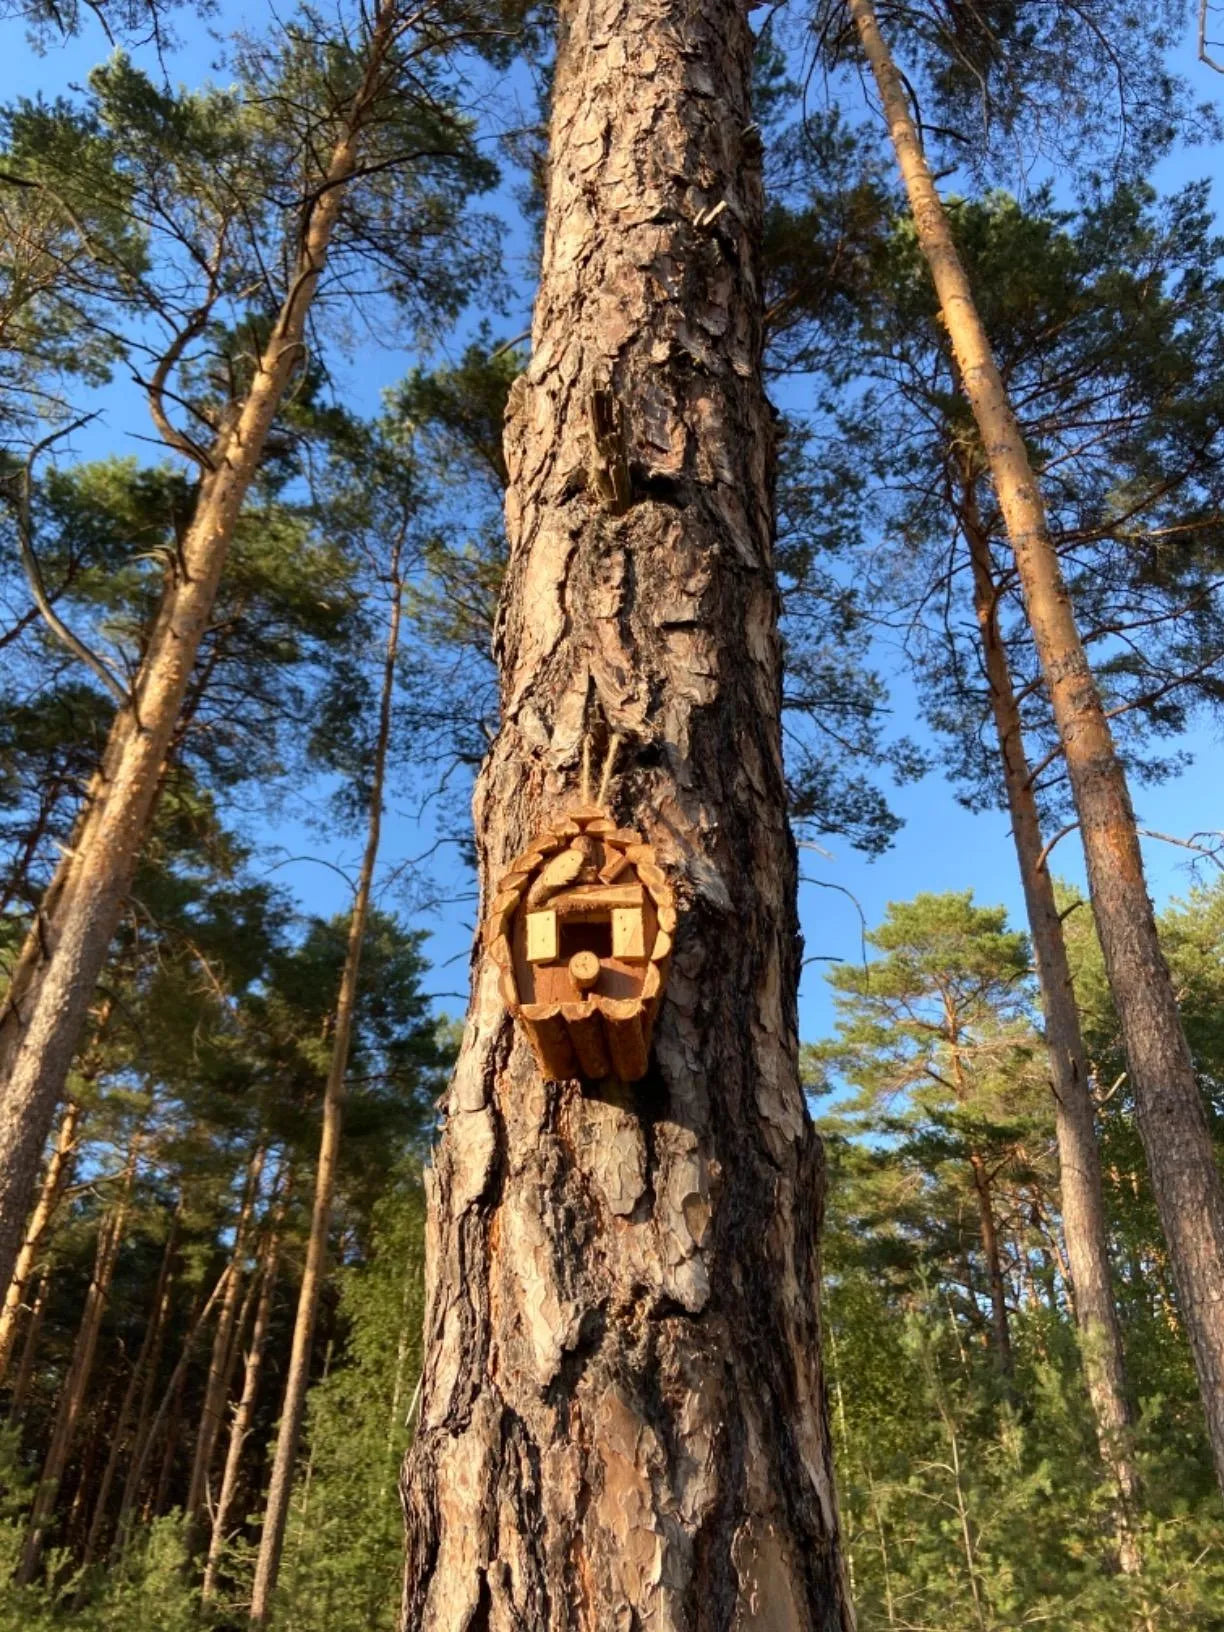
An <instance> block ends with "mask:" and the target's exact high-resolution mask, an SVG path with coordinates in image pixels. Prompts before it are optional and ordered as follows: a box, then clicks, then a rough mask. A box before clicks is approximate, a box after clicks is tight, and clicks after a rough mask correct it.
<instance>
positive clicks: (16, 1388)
mask: <svg viewBox="0 0 1224 1632" xmlns="http://www.w3.org/2000/svg"><path fill="white" fill-rule="evenodd" d="M50 1291H51V1271H50V1269H49V1268H44V1270H43V1272H42V1274H41V1275H40V1276H39V1277H38V1291H37V1292H36V1293H35V1294H34V1302H33V1304H32V1305H31V1307H30V1320H29V1324H28V1325H27V1326H26V1335H25V1342H24V1343H23V1344H22V1345H21V1359H20V1360H19V1361H18V1364H17V1375H16V1377H15V1378H14V1379H13V1395H12V1399H11V1400H10V1401H9V1417H10V1419H13V1420H15V1419H16V1418H18V1417H19V1416H20V1415H21V1413H22V1411H23V1410H24V1408H25V1402H26V1396H27V1395H28V1393H29V1392H30V1381H31V1378H32V1377H33V1375H34V1356H35V1354H36V1353H37V1351H38V1337H39V1333H40V1332H41V1331H42V1323H43V1316H44V1315H45V1314H46V1312H47V1298H48V1295H49V1294H50Z"/></svg>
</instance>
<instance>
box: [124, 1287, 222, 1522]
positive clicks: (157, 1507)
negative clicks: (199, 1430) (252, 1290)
mask: <svg viewBox="0 0 1224 1632" xmlns="http://www.w3.org/2000/svg"><path fill="white" fill-rule="evenodd" d="M229 1277H230V1265H229V1264H227V1265H226V1266H225V1268H224V1269H223V1270H222V1271H221V1274H220V1275H219V1276H218V1277H217V1279H216V1281H215V1282H214V1283H213V1289H212V1291H211V1292H210V1293H209V1294H208V1297H207V1298H206V1299H205V1301H204V1303H203V1305H202V1306H201V1307H197V1309H196V1310H195V1311H194V1313H193V1314H192V1317H191V1319H190V1321H189V1322H188V1325H187V1335H186V1337H185V1338H184V1339H183V1345H182V1348H181V1349H180V1350H179V1356H178V1359H177V1360H176V1361H175V1363H174V1370H173V1371H172V1372H171V1373H170V1381H169V1382H168V1383H167V1384H166V1388H165V1392H164V1393H163V1394H162V1397H161V1399H160V1401H159V1402H158V1406H157V1410H156V1411H155V1412H154V1413H153V1418H152V1421H151V1422H150V1423H149V1426H148V1430H147V1432H146V1434H145V1436H144V1439H143V1441H141V1440H140V1439H139V1437H138V1438H137V1443H136V1445H134V1446H133V1448H132V1465H131V1467H130V1468H129V1469H128V1476H127V1479H126V1481H125V1482H124V1487H123V1499H122V1500H121V1501H120V1504H119V1519H118V1523H117V1527H116V1541H117V1544H118V1547H119V1549H120V1551H122V1550H123V1549H124V1548H125V1547H126V1546H127V1540H128V1531H129V1528H130V1524H131V1517H132V1514H133V1512H135V1510H136V1504H137V1502H138V1501H139V1499H140V1491H141V1487H142V1485H143V1483H144V1476H145V1473H146V1471H147V1469H148V1466H149V1461H150V1459H151V1457H152V1455H153V1447H154V1446H155V1445H156V1443H157V1434H158V1430H159V1429H160V1428H161V1425H162V1423H163V1422H165V1421H167V1413H169V1421H168V1431H167V1434H166V1452H165V1456H164V1457H163V1459H162V1467H161V1472H160V1473H159V1474H158V1478H157V1486H156V1490H155V1492H154V1495H153V1499H152V1501H151V1502H150V1503H148V1504H146V1509H145V1511H147V1512H153V1513H158V1512H160V1511H161V1503H162V1499H163V1497H164V1495H165V1492H166V1488H167V1486H168V1484H169V1479H170V1470H171V1468H172V1466H173V1462H174V1457H175V1453H176V1450H177V1440H178V1419H179V1417H180V1416H181V1406H182V1397H183V1385H184V1383H185V1381H186V1378H187V1367H188V1365H189V1364H190V1361H191V1356H192V1353H193V1352H194V1350H195V1345H196V1340H197V1339H198V1337H199V1335H200V1332H201V1331H202V1330H203V1328H204V1325H205V1323H206V1322H207V1320H208V1318H209V1316H210V1315H211V1314H212V1311H213V1306H214V1305H215V1304H216V1303H217V1302H218V1300H219V1299H221V1298H223V1297H224V1296H225V1289H226V1287H227V1286H228V1285H229ZM142 1414H143V1412H142Z"/></svg>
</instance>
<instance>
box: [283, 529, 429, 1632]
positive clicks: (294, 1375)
mask: <svg viewBox="0 0 1224 1632" xmlns="http://www.w3.org/2000/svg"><path fill="white" fill-rule="evenodd" d="M402 549H403V541H402V539H401V540H399V541H397V542H396V544H395V546H394V548H393V550H392V552H391V560H390V567H389V572H388V575H387V580H388V584H389V587H390V593H391V615H390V621H389V624H388V628H387V641H386V647H385V650H384V654H383V673H382V686H381V691H380V696H379V715H378V731H377V735H376V737H375V744H374V764H373V767H372V769H371V774H370V804H369V812H368V816H367V822H366V842H365V852H364V854H363V856H362V860H361V871H360V873H359V875H358V879H357V889H356V892H355V893H354V897H353V912H352V917H351V919H350V921H349V936H348V947H347V950H346V954H345V960H344V969H343V972H342V974H341V977H340V990H339V994H338V996H337V999H336V1024H335V1031H334V1033H333V1039H332V1053H331V1061H330V1064H329V1067H328V1073H327V1085H326V1088H325V1090H324V1095H323V1132H322V1137H321V1139H320V1143H319V1159H318V1163H317V1165H316V1167H315V1194H314V1208H313V1211H312V1214H311V1220H310V1239H309V1241H308V1242H307V1246H306V1263H305V1266H304V1268H303V1270H302V1284H301V1288H300V1290H299V1292H298V1305H297V1315H296V1318H295V1320H294V1326H293V1346H292V1348H291V1349H290V1352H289V1369H288V1372H287V1374H286V1379H285V1400H284V1405H283V1406H282V1408H281V1420H280V1428H279V1430H278V1432H277V1436H276V1453H275V1455H274V1457H273V1459H272V1474H271V1478H270V1479H269V1482H268V1499H267V1504H266V1506H265V1509H264V1523H263V1532H262V1534H261V1536H260V1541H259V1557H258V1559H257V1560H256V1564H255V1585H254V1589H253V1591H252V1595H251V1622H252V1624H253V1625H255V1626H261V1625H263V1624H264V1623H265V1622H266V1620H267V1618H268V1613H269V1609H270V1606H271V1603H272V1595H273V1594H274V1593H275V1591H276V1580H277V1576H278V1574H279V1571H280V1560H281V1552H282V1549H283V1548H284V1544H285V1524H286V1521H287V1519H288V1516H289V1498H290V1496H291V1495H292V1493H293V1470H294V1464H295V1463H296V1461H297V1452H298V1442H299V1440H300V1439H301V1434H302V1420H303V1417H304V1414H305V1410H306V1388H307V1384H308V1383H309V1380H310V1351H311V1347H312V1344H313V1342H314V1329H315V1320H316V1318H317V1316H318V1311H319V1298H320V1296H321V1295H322V1291H323V1282H324V1278H325V1276H326V1273H327V1236H328V1231H329V1229H330V1227H331V1212H332V1194H333V1192H334V1190H335V1184H336V1167H337V1163H338V1161H339V1157H340V1127H341V1121H342V1118H343V1114H344V1078H345V1072H346V1071H347V1070H348V1057H349V1046H350V1042H351V1038H352V1031H353V1021H354V1017H355V1015H356V1011H357V990H358V980H359V977H360V974H361V949H362V945H363V943H364V941H365V934H366V924H367V921H368V919H369V913H370V892H371V890H372V888H373V885H374V868H375V865H376V863H377V861H378V845H379V841H380V838H381V836H382V807H383V790H384V787H385V783H386V774H387V753H388V750H389V748H390V745H391V711H392V703H393V702H394V697H395V667H396V661H397V658H398V654H399V637H400V621H401V616H402V611H403V596H404V585H403V580H402V578H401V576H400V561H401V554H402Z"/></svg>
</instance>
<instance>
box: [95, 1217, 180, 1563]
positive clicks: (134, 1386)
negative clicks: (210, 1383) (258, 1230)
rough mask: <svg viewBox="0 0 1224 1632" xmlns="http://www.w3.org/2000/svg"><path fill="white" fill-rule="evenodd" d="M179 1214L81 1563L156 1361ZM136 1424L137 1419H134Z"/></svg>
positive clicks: (102, 1517) (98, 1532) (100, 1523)
mask: <svg viewBox="0 0 1224 1632" xmlns="http://www.w3.org/2000/svg"><path fill="white" fill-rule="evenodd" d="M181 1217H182V1204H181V1203H180V1204H179V1206H178V1207H176V1208H175V1211H174V1217H173V1218H172V1219H171V1221H170V1228H169V1230H168V1231H167V1233H166V1245H165V1247H164V1249H163V1251H162V1259H161V1265H160V1267H159V1269H158V1271H157V1282H156V1284H155V1286H154V1288H153V1300H152V1306H151V1313H150V1316H149V1319H148V1320H147V1321H146V1322H145V1329H144V1336H143V1337H142V1338H141V1342H140V1349H139V1350H138V1352H137V1355H136V1361H135V1364H134V1365H133V1366H132V1375H131V1376H130V1377H129V1378H128V1384H127V1387H126V1389H125V1390H124V1392H123V1400H122V1402H121V1403H120V1406H119V1414H118V1416H117V1417H116V1419H115V1426H114V1429H113V1431H112V1433H111V1444H110V1452H109V1454H108V1455H107V1458H106V1466H105V1468H104V1469H103V1470H102V1480H101V1483H100V1484H99V1486H98V1490H97V1494H96V1496H95V1497H94V1505H93V1514H92V1517H91V1518H90V1521H89V1533H88V1535H87V1536H86V1538H85V1550H84V1552H83V1554H82V1556H81V1567H82V1568H86V1567H87V1566H88V1565H90V1564H92V1563H93V1561H94V1559H95V1558H96V1557H97V1555H98V1548H99V1545H100V1543H101V1540H102V1532H103V1530H104V1529H105V1526H106V1510H107V1508H108V1506H109V1505H110V1493H111V1487H112V1486H113V1484H114V1482H115V1474H116V1473H117V1472H118V1469H119V1463H120V1461H121V1459H122V1457H123V1453H124V1449H125V1447H126V1445H127V1438H128V1431H129V1429H130V1427H131V1422H132V1412H133V1408H134V1407H135V1405H136V1399H137V1394H138V1393H141V1392H143V1393H145V1394H146V1395H147V1389H148V1384H147V1379H146V1371H147V1369H148V1368H149V1366H150V1363H152V1364H153V1365H155V1364H156V1361H155V1359H154V1356H155V1354H157V1353H159V1352H160V1349H161V1332H162V1326H163V1323H164V1321H165V1318H166V1313H167V1311H168V1309H169V1305H170V1300H169V1291H170V1282H171V1277H172V1273H173V1267H174V1255H175V1253H176V1252H177V1251H178V1232H179V1221H180V1219H181ZM138 1427H139V1423H138Z"/></svg>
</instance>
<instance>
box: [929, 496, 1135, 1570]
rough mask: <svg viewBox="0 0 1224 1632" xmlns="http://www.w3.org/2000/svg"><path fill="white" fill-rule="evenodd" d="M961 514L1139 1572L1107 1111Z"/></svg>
mask: <svg viewBox="0 0 1224 1632" xmlns="http://www.w3.org/2000/svg"><path fill="white" fill-rule="evenodd" d="M961 520H962V523H963V527H964V532H965V537H966V540H967V542H968V545H969V554H970V559H971V562H972V567H973V589H974V606H975V609H976V612H977V621H978V631H979V634H980V636H981V642H982V658H983V662H984V665H985V669H986V679H987V683H988V685H989V688H990V707H991V712H992V714H993V717H994V724H995V734H996V736H997V738H998V743H999V758H1000V761H1001V764H1002V767H1003V783H1004V788H1005V790H1006V794H1007V808H1008V812H1009V814H1010V816H1011V824H1012V840H1013V842H1014V844H1015V847H1016V859H1017V861H1018V863H1019V867H1020V881H1021V884H1022V886H1023V889H1024V904H1025V910H1026V912H1027V915H1028V924H1029V935H1030V939H1031V942H1032V948H1033V962H1034V964H1035V966H1036V970H1037V980H1038V984H1039V986H1040V989H1041V1006H1042V1013H1043V1015H1044V1017H1045V1043H1046V1050H1047V1053H1048V1056H1049V1061H1050V1087H1051V1089H1052V1091H1053V1095H1054V1125H1055V1133H1056V1137H1057V1140H1058V1175H1059V1191H1060V1196H1061V1213H1062V1225H1063V1237H1064V1240H1065V1242H1066V1250H1067V1260H1068V1264H1067V1267H1068V1269H1069V1271H1070V1284H1071V1294H1072V1300H1073V1305H1074V1309H1075V1317H1076V1322H1077V1325H1078V1327H1079V1334H1080V1352H1081V1354H1082V1357H1083V1366H1084V1378H1085V1381H1086V1383H1087V1387H1088V1396H1089V1400H1090V1402H1091V1404H1092V1412H1093V1419H1094V1422H1095V1425H1096V1434H1097V1443H1098V1444H1099V1446H1100V1448H1101V1457H1102V1460H1103V1461H1104V1463H1105V1465H1106V1467H1107V1468H1108V1469H1109V1472H1110V1474H1111V1476H1112V1478H1113V1479H1114V1481H1115V1482H1116V1484H1117V1487H1118V1491H1119V1494H1120V1496H1121V1499H1122V1509H1123V1511H1122V1513H1121V1514H1120V1515H1119V1530H1120V1537H1121V1544H1120V1549H1119V1558H1120V1562H1121V1564H1122V1567H1123V1569H1124V1570H1126V1571H1127V1573H1133V1572H1134V1570H1135V1569H1136V1568H1137V1566H1138V1558H1137V1553H1136V1549H1135V1546H1134V1543H1133V1541H1132V1540H1131V1538H1130V1536H1129V1533H1128V1529H1129V1527H1128V1524H1127V1521H1126V1514H1125V1510H1126V1509H1127V1508H1129V1507H1130V1506H1131V1505H1132V1504H1133V1503H1134V1501H1135V1499H1136V1497H1137V1495H1138V1476H1137V1474H1136V1471H1135V1465H1134V1460H1133V1458H1132V1456H1131V1454H1130V1449H1129V1438H1130V1429H1131V1413H1130V1406H1129V1403H1128V1401H1127V1394H1126V1368H1125V1362H1124V1360H1123V1354H1122V1330H1121V1327H1120V1325H1119V1323H1118V1312H1117V1307H1116V1305H1115V1303H1114V1295H1113V1280H1112V1274H1111V1270H1110V1263H1109V1237H1108V1233H1107V1226H1106V1219H1105V1192H1104V1183H1103V1179H1102V1174H1101V1152H1100V1147H1099V1145H1098V1143H1097V1134H1096V1113H1095V1107H1094V1105H1093V1102H1092V1089H1091V1086H1090V1082H1089V1073H1088V1052H1087V1050H1086V1048H1085V1047H1084V1039H1083V1034H1082V1032H1081V1030H1080V1019H1079V1009H1078V1007H1077V1005H1076V1001H1075V990H1074V987H1073V986H1072V982H1071V965H1070V963H1069V961H1068V958H1067V943H1066V937H1065V936H1064V934H1063V926H1062V919H1061V918H1060V916H1059V912H1058V903H1057V901H1056V900H1055V897H1054V881H1053V879H1052V878H1051V877H1050V871H1049V868H1048V867H1047V865H1046V860H1045V846H1044V842H1043V839H1042V835H1041V820H1040V817H1039V814H1038V810H1037V798H1036V793H1035V790H1034V787H1033V778H1032V774H1031V771H1030V768H1029V763H1028V756H1027V755H1026V753H1025V750H1024V732H1023V726H1022V722H1021V718H1020V706H1019V703H1018V702H1017V700H1016V691H1015V686H1014V684H1013V681H1012V675H1011V667H1010V664H1009V663H1008V659H1007V651H1006V648H1005V647H1004V645H1003V640H1002V637H1001V634H1000V631H999V622H998V589H997V586H996V584H995V581H994V570H993V564H992V562H991V558H990V546H989V542H988V540H987V538H986V535H985V530H984V528H983V527H982V524H981V518H980V516H979V514H978V509H977V497H976V494H975V493H974V491H973V487H972V483H971V481H970V480H968V479H967V480H966V482H965V486H964V493H963V504H962V506H961Z"/></svg>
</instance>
